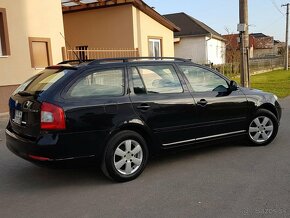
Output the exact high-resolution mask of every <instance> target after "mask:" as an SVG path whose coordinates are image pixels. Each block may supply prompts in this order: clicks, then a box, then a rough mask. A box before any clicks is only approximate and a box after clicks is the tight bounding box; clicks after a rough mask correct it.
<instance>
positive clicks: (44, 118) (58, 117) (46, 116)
mask: <svg viewBox="0 0 290 218" xmlns="http://www.w3.org/2000/svg"><path fill="white" fill-rule="evenodd" d="M40 122H41V123H40V128H41V129H43V130H62V129H65V116H64V111H63V109H62V108H61V107H59V106H56V105H53V104H50V103H47V102H43V103H42V105H41V121H40Z"/></svg>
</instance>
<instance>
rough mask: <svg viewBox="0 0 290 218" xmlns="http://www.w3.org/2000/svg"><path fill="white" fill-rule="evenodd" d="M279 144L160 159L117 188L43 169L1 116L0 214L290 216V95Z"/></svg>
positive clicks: (80, 174)
mask: <svg viewBox="0 0 290 218" xmlns="http://www.w3.org/2000/svg"><path fill="white" fill-rule="evenodd" d="M281 102H282V105H283V108H284V110H283V119H282V123H281V128H280V132H279V134H278V137H277V139H276V140H275V141H274V142H273V143H272V144H271V145H270V146H267V147H245V146H243V145H240V144H239V143H234V145H232V146H229V145H227V146H225V145H220V146H216V147H210V148H202V149H198V150H192V151H187V152H179V153H177V154H170V155H169V156H166V157H161V158H159V159H156V160H153V161H151V162H150V163H149V166H148V167H147V168H146V170H145V171H144V173H143V174H142V175H141V177H139V178H138V179H137V180H135V181H132V182H129V183H124V184H115V183H112V182H110V181H108V180H107V179H106V178H104V177H103V175H102V174H101V173H100V172H98V171H96V170H95V169H61V170H50V169H44V168H39V167H36V166H34V165H32V164H30V163H28V162H26V161H24V160H22V159H20V158H18V157H16V156H14V155H13V154H12V153H10V152H9V151H8V150H7V148H6V146H5V139H4V128H5V125H6V118H5V117H0V138H1V140H0V217H9V218H10V217H21V218H23V217H29V218H31V217H61V218H64V217H122V218H123V217H134V218H135V217H158V218H159V217H166V218H169V217H261V216H262V217H271V218H272V217H279V218H280V217H290V138H289V136H290V98H287V99H284V100H282V101H281Z"/></svg>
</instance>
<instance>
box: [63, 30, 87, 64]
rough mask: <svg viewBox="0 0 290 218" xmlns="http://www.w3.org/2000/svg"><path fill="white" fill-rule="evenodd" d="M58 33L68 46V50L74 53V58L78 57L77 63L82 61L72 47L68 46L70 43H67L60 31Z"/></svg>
mask: <svg viewBox="0 0 290 218" xmlns="http://www.w3.org/2000/svg"><path fill="white" fill-rule="evenodd" d="M59 34H60V35H61V36H62V38H63V39H64V41H65V44H66V45H67V46H68V47H69V49H70V50H72V52H73V53H74V55H75V56H76V58H77V59H78V61H79V63H83V61H82V59H81V58H80V57H79V56H78V54H77V53H76V52H75V51H74V50H73V49H72V47H71V46H70V44H69V43H68V41H67V40H66V39H65V37H64V35H63V34H62V32H59Z"/></svg>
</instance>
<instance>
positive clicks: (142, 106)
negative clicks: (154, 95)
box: [137, 104, 150, 110]
mask: <svg viewBox="0 0 290 218" xmlns="http://www.w3.org/2000/svg"><path fill="white" fill-rule="evenodd" d="M149 108H150V106H149V105H148V104H141V105H139V106H137V109H140V110H148V109H149Z"/></svg>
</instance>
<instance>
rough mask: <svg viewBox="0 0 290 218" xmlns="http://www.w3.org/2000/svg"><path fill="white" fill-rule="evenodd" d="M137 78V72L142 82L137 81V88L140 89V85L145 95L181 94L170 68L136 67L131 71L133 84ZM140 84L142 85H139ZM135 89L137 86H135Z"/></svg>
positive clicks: (175, 75)
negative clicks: (145, 92)
mask: <svg viewBox="0 0 290 218" xmlns="http://www.w3.org/2000/svg"><path fill="white" fill-rule="evenodd" d="M134 72H135V76H137V75H138V74H137V72H138V73H139V75H140V76H141V77H142V79H143V81H144V84H143V82H142V80H139V82H138V83H139V84H138V86H139V87H140V85H141V88H142V85H143V86H145V87H144V88H145V89H146V91H147V93H181V92H183V89H182V86H181V84H180V81H179V79H178V76H177V74H176V72H175V70H174V68H173V67H172V66H166V65H165V66H142V67H137V69H136V70H135V71H134V70H133V81H134V80H135V84H136V82H137V80H136V79H134ZM140 81H141V82H142V84H141V83H140ZM136 87H137V86H136Z"/></svg>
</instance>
